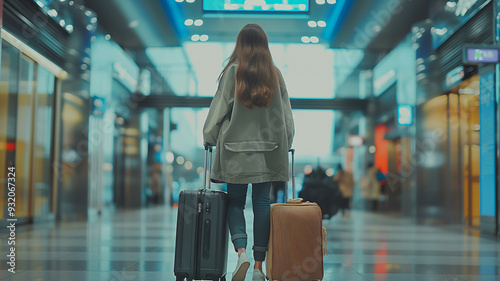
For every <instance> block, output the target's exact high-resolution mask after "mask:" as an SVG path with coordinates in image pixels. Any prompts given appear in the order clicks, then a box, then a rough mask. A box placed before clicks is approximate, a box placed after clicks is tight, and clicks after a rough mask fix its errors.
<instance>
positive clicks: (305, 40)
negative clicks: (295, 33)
mask: <svg viewBox="0 0 500 281" xmlns="http://www.w3.org/2000/svg"><path fill="white" fill-rule="evenodd" d="M300 39H301V40H302V42H303V43H306V44H307V43H310V42H311V38H309V37H307V36H302V38H300Z"/></svg>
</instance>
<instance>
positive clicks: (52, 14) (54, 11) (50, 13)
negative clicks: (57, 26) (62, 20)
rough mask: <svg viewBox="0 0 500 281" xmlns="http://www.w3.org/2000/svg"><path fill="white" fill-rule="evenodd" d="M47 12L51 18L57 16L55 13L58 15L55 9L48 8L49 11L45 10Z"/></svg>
mask: <svg viewBox="0 0 500 281" xmlns="http://www.w3.org/2000/svg"><path fill="white" fill-rule="evenodd" d="M47 14H49V16H51V17H53V18H55V17H57V15H58V14H57V11H56V10H54V9H52V10H49V11H48V12H47Z"/></svg>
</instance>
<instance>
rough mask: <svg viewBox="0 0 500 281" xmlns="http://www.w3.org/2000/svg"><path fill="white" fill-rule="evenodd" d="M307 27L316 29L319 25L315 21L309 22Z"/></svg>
mask: <svg viewBox="0 0 500 281" xmlns="http://www.w3.org/2000/svg"><path fill="white" fill-rule="evenodd" d="M307 25H309V27H316V26H318V24H317V23H316V22H315V21H313V20H310V21H308V22H307Z"/></svg>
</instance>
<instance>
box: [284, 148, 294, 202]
mask: <svg viewBox="0 0 500 281" xmlns="http://www.w3.org/2000/svg"><path fill="white" fill-rule="evenodd" d="M289 152H291V153H292V199H295V149H293V148H292V149H290V150H289ZM286 201H288V187H286V188H285V203H286Z"/></svg>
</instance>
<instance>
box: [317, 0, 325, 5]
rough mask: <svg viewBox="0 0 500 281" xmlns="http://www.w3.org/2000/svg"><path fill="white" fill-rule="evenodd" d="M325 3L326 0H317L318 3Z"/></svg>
mask: <svg viewBox="0 0 500 281" xmlns="http://www.w3.org/2000/svg"><path fill="white" fill-rule="evenodd" d="M325 3H326V2H325V0H316V4H318V5H323V4H325Z"/></svg>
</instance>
